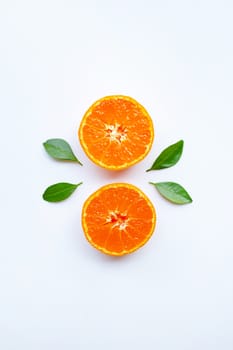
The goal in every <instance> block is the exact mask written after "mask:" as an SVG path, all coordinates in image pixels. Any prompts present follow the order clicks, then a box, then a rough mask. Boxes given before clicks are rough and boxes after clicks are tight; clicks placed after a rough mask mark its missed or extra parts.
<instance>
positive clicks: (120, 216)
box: [82, 183, 156, 256]
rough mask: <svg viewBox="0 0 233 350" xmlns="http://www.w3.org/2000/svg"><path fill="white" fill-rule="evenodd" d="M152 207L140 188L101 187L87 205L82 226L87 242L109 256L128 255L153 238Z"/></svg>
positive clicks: (128, 185)
mask: <svg viewBox="0 0 233 350" xmlns="http://www.w3.org/2000/svg"><path fill="white" fill-rule="evenodd" d="M155 223H156V213H155V209H154V207H153V204H152V203H151V202H150V200H149V199H148V198H147V196H146V195H145V194H144V193H143V192H142V191H141V190H139V189H138V188H137V187H135V186H133V185H130V184H126V183H115V184H110V185H107V186H104V187H101V188H100V189H99V190H98V191H96V192H95V193H93V194H92V195H91V196H90V197H89V198H88V199H87V200H86V202H85V203H84V206H83V210H82V226H83V230H84V233H85V236H86V238H87V240H88V241H89V242H90V243H91V244H92V245H93V246H94V247H95V248H97V249H98V250H99V251H101V252H103V253H106V254H109V255H116V256H120V255H124V254H129V253H131V252H133V251H135V250H137V249H138V248H140V247H141V246H143V245H144V244H145V243H146V242H147V241H148V239H149V238H150V237H151V235H152V233H153V231H154V228H155Z"/></svg>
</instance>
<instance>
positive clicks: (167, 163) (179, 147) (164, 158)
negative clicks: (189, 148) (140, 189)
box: [146, 140, 184, 171]
mask: <svg viewBox="0 0 233 350" xmlns="http://www.w3.org/2000/svg"><path fill="white" fill-rule="evenodd" d="M183 146H184V141H183V140H180V141H178V142H177V143H174V144H173V145H171V146H169V147H167V148H165V150H163V151H162V152H161V153H160V155H159V156H158V158H157V159H156V160H155V161H154V163H153V165H152V167H151V168H150V169H147V170H146V171H151V170H159V169H165V168H170V167H171V166H173V165H175V164H176V163H177V162H178V161H179V159H180V157H181V155H182V152H183Z"/></svg>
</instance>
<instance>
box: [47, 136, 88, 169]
mask: <svg viewBox="0 0 233 350" xmlns="http://www.w3.org/2000/svg"><path fill="white" fill-rule="evenodd" d="M43 146H44V148H45V150H46V152H47V153H48V154H49V155H50V156H51V157H53V158H55V159H59V160H70V161H72V162H77V163H79V164H80V165H82V164H81V162H80V161H79V160H78V159H77V158H76V157H75V155H74V153H73V151H72V149H71V147H70V145H69V144H68V142H66V141H65V140H63V139H50V140H47V141H46V142H44V143H43Z"/></svg>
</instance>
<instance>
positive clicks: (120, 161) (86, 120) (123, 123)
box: [79, 95, 154, 170]
mask: <svg viewBox="0 0 233 350" xmlns="http://www.w3.org/2000/svg"><path fill="white" fill-rule="evenodd" d="M79 139H80V143H81V146H82V147H83V150H84V151H85V153H86V154H87V156H88V157H89V158H90V159H91V160H92V161H93V162H94V163H95V164H97V165H99V166H101V167H103V168H107V169H112V170H120V169H125V168H128V167H130V166H132V165H134V164H136V163H138V162H139V161H140V160H142V159H143V158H144V157H145V156H146V155H147V154H148V152H149V151H150V149H151V146H152V143H153V139H154V128H153V122H152V119H151V117H150V115H149V114H148V112H147V111H146V110H145V108H144V107H143V106H142V105H141V104H140V103H138V102H137V101H136V100H134V99H132V98H131V97H127V96H122V95H114V96H107V97H103V98H101V99H99V100H98V101H96V102H95V103H94V104H93V105H92V106H91V107H90V108H89V109H88V110H87V112H86V113H85V115H84V117H83V118H82V121H81V124H80V127H79Z"/></svg>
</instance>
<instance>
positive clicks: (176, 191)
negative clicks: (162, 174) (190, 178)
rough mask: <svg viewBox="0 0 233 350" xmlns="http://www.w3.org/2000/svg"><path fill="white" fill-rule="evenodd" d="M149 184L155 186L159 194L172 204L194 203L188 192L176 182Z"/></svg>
mask: <svg viewBox="0 0 233 350" xmlns="http://www.w3.org/2000/svg"><path fill="white" fill-rule="evenodd" d="M149 183H150V184H151V185H153V186H155V187H156V189H157V190H158V191H159V193H160V194H161V195H162V196H163V197H164V198H166V199H168V200H169V201H170V202H172V203H175V204H187V203H191V202H192V201H193V200H192V198H191V197H190V195H189V194H188V192H187V191H186V190H185V189H184V188H183V187H182V186H181V185H179V184H177V183H175V182H157V183H153V182H149Z"/></svg>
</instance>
